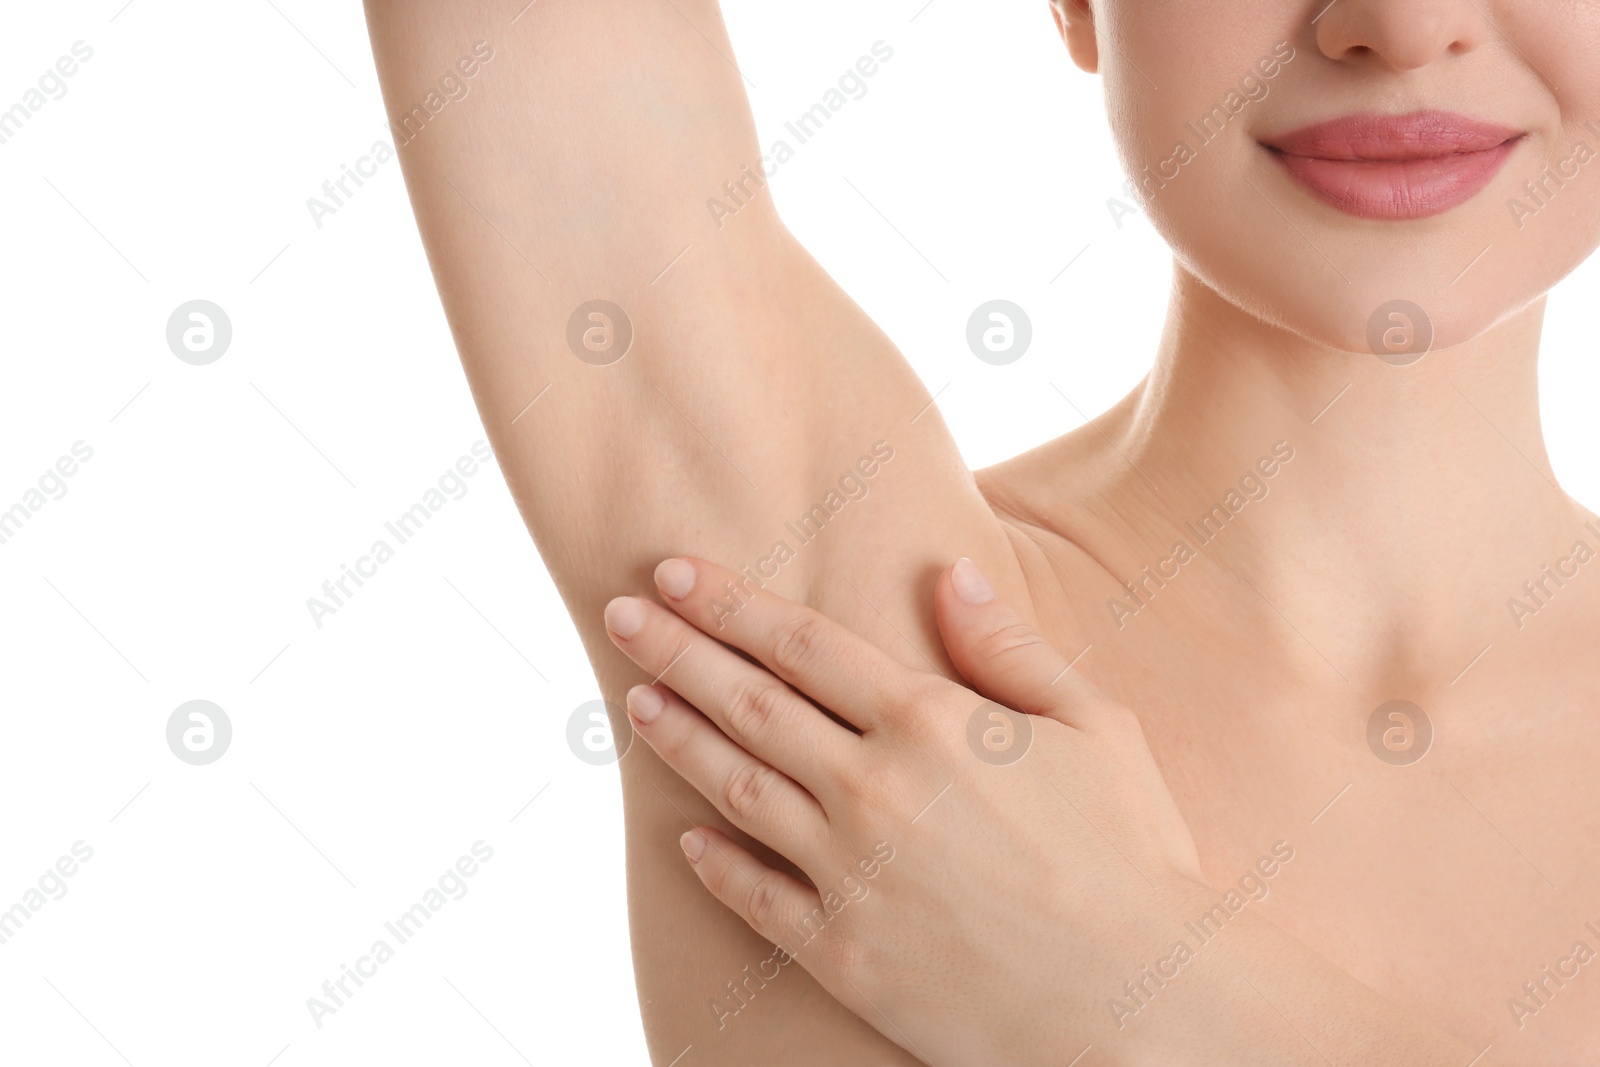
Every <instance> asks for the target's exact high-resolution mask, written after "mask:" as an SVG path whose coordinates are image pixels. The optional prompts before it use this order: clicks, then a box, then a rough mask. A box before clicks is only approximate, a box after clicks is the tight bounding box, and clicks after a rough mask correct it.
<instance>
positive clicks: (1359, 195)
mask: <svg viewBox="0 0 1600 1067" xmlns="http://www.w3.org/2000/svg"><path fill="white" fill-rule="evenodd" d="M1518 140H1520V138H1517V139H1513V140H1510V141H1506V142H1505V143H1504V144H1500V145H1496V146H1495V147H1494V148H1489V149H1485V150H1484V151H1481V152H1455V153H1451V154H1450V155H1444V156H1430V157H1427V158H1424V159H1382V160H1379V159H1373V160H1366V159H1360V160H1348V159H1322V158H1319V157H1315V156H1292V155H1288V154H1287V153H1284V152H1280V151H1278V150H1276V149H1271V148H1269V149H1268V151H1269V152H1271V153H1272V155H1273V156H1275V157H1277V160H1278V162H1279V163H1281V164H1282V165H1283V168H1284V169H1285V170H1287V171H1288V172H1289V175H1290V176H1291V177H1293V178H1294V179H1295V180H1296V181H1297V182H1299V183H1300V184H1301V185H1302V186H1304V187H1305V189H1306V190H1307V191H1309V192H1310V193H1311V195H1313V196H1315V197H1316V198H1317V199H1319V200H1321V201H1322V202H1323V203H1325V204H1328V205H1330V206H1332V207H1336V208H1338V209H1339V210H1340V211H1343V212H1345V213H1346V214H1348V215H1354V216H1356V217H1357V218H1362V219H1383V220H1388V221H1398V220H1405V219H1425V218H1429V217H1431V216H1433V215H1442V214H1444V213H1445V212H1446V211H1449V210H1450V209H1451V208H1453V207H1456V206H1457V205H1460V204H1464V203H1466V202H1467V201H1468V200H1471V199H1472V198H1473V197H1475V196H1477V195H1478V194H1479V193H1481V192H1482V191H1483V190H1484V187H1485V186H1487V185H1488V184H1489V183H1490V182H1491V181H1493V180H1494V177H1495V175H1496V174H1499V173H1500V168H1501V167H1502V166H1504V165H1505V161H1506V160H1507V159H1508V158H1510V156H1511V153H1512V152H1513V151H1515V150H1516V146H1517V141H1518Z"/></svg>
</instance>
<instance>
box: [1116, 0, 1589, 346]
mask: <svg viewBox="0 0 1600 1067" xmlns="http://www.w3.org/2000/svg"><path fill="white" fill-rule="evenodd" d="M1216 6H1220V7H1222V8H1225V9H1226V10H1225V11H1224V12H1223V13H1221V14H1219V13H1218V11H1216V10H1214V8H1213V6H1212V5H1208V6H1207V7H1206V10H1205V11H1203V12H1201V11H1198V10H1197V8H1198V7H1199V5H1192V4H1178V3H1175V2H1171V0H1149V2H1145V3H1139V4H1134V3H1131V2H1126V0H1108V3H1107V4H1106V15H1107V23H1106V24H1105V25H1104V26H1103V28H1102V37H1103V38H1107V39H1109V40H1110V41H1115V42H1117V43H1116V45H1114V46H1113V45H1110V44H1109V43H1105V44H1102V49H1101V51H1102V59H1103V64H1102V71H1103V74H1102V76H1103V77H1104V79H1105V93H1106V100H1107V107H1108V111H1109V113H1110V116H1111V120H1112V124H1113V128H1114V130H1115V132H1116V141H1117V146H1118V153H1119V156H1120V158H1121V160H1122V164H1123V167H1124V170H1125V171H1126V173H1127V175H1128V177H1129V179H1130V181H1131V185H1132V187H1133V188H1132V190H1131V191H1132V192H1134V193H1135V194H1137V195H1139V198H1140V200H1141V201H1142V203H1143V206H1144V209H1145V211H1146V213H1147V214H1148V216H1149V218H1150V221H1151V222H1152V224H1154V225H1155V227H1156V228H1157V229H1158V230H1159V231H1160V232H1161V234H1162V235H1163V237H1165V239H1166V240H1167V242H1168V243H1169V245H1170V246H1171V247H1172V249H1173V252H1174V254H1175V256H1176V257H1177V259H1178V260H1179V262H1180V263H1181V264H1182V265H1183V266H1184V267H1185V268H1186V269H1187V270H1189V271H1190V272H1191V273H1193V274H1194V275H1196V276H1197V277H1198V278H1199V279H1200V280H1201V281H1203V282H1205V283H1206V284H1207V285H1208V286H1210V287H1211V288H1212V289H1214V290H1216V291H1217V292H1218V293H1220V294H1221V295H1222V296H1223V297H1224V298H1225V299H1227V300H1228V301H1229V302H1230V303H1232V304H1234V305H1236V306H1238V307H1240V308H1242V309H1244V310H1246V311H1248V312H1250V313H1251V314H1253V315H1255V316H1257V317H1258V318H1261V319H1263V320H1264V321H1266V322H1268V323H1271V324H1272V325H1275V326H1279V327H1282V328H1284V329H1287V330H1289V331H1291V332H1293V333H1296V334H1299V335H1301V336H1304V337H1307V338H1309V339H1311V340H1313V341H1316V342H1318V343H1321V344H1326V345H1329V346H1332V347H1335V348H1339V349H1343V350H1346V351H1352V352H1365V351H1367V350H1369V349H1370V348H1371V340H1370V337H1371V333H1370V330H1371V328H1372V324H1373V323H1374V322H1375V321H1377V318H1381V314H1380V312H1381V309H1382V308H1385V307H1389V306H1392V305H1393V303H1394V302H1395V301H1401V300H1403V301H1409V302H1411V303H1412V304H1414V305H1416V306H1417V307H1419V308H1421V309H1422V312H1423V314H1425V316H1426V317H1427V319H1428V325H1429V326H1430V327H1431V328H1432V330H1433V332H1434V342H1433V343H1434V347H1445V346H1448V345H1452V344H1458V343H1461V342H1464V341H1467V340H1470V339H1471V338H1473V337H1475V336H1478V335H1479V334H1481V333H1483V332H1484V331H1485V330H1487V329H1488V328H1489V327H1491V326H1493V325H1494V324H1495V323H1497V322H1499V321H1501V320H1503V319H1505V318H1507V317H1509V316H1510V315H1512V314H1514V313H1515V312H1516V311H1518V310H1519V309H1521V308H1523V307H1525V306H1526V305H1527V304H1528V303H1530V302H1532V301H1533V300H1535V299H1537V298H1538V297H1539V296H1540V295H1541V294H1543V293H1544V292H1545V291H1546V290H1548V289H1549V288H1550V287H1551V286H1552V285H1554V284H1555V283H1556V282H1557V281H1559V280H1560V279H1561V278H1562V277H1563V276H1564V275H1565V274H1567V273H1568V272H1569V271H1571V270H1572V269H1573V268H1574V267H1575V266H1577V265H1578V264H1579V263H1580V262H1582V260H1583V259H1584V258H1585V257H1587V256H1588V255H1589V254H1590V253H1591V252H1592V251H1593V250H1594V248H1595V247H1596V245H1597V244H1600V5H1595V4H1589V3H1584V4H1574V3H1567V2H1554V3H1549V4H1533V3H1527V4H1521V5H1518V6H1517V9H1516V10H1515V11H1511V12H1505V11H1500V12H1497V17H1499V18H1500V19H1501V22H1500V23H1499V31H1498V32H1499V34H1500V36H1496V37H1494V39H1493V41H1494V43H1493V44H1492V45H1490V46H1486V47H1485V48H1483V49H1481V50H1479V51H1478V52H1476V53H1474V54H1472V55H1468V56H1464V57H1459V58H1451V59H1449V60H1447V61H1445V62H1443V63H1440V64H1439V65H1437V66H1435V67H1433V68H1429V69H1424V70H1420V71H1417V72H1414V73H1413V76H1414V78H1415V80H1416V81H1417V84H1419V85H1421V86H1423V94H1424V97H1425V103H1426V104H1427V105H1430V106H1441V107H1445V108H1448V109H1451V110H1457V111H1462V112H1465V113H1469V114H1480V115H1484V116H1486V117H1494V118H1499V119H1503V120H1505V121H1509V122H1511V123H1512V124H1514V125H1517V126H1518V127H1520V128H1524V129H1527V130H1528V131H1529V135H1528V136H1527V137H1526V138H1525V139H1524V142H1523V143H1522V144H1521V145H1520V146H1519V147H1518V148H1517V150H1516V151H1515V152H1514V153H1513V154H1512V156H1511V157H1510V159H1509V160H1508V161H1507V164H1506V165H1505V167H1504V168H1503V169H1502V171H1501V172H1500V173H1499V175H1498V176H1497V177H1496V178H1495V180H1494V182H1493V183H1492V184H1491V185H1490V186H1489V187H1488V188H1487V189H1485V190H1484V191H1483V192H1481V193H1479V194H1478V195H1477V196H1476V197H1474V198H1473V199H1472V200H1470V201H1468V202H1467V203H1465V204H1463V205H1460V206H1459V207H1457V208H1455V209H1453V210H1452V211H1450V212H1447V213H1445V214H1443V215H1439V216H1435V217H1433V218H1431V219H1421V220H1415V221H1410V222H1380V221H1373V220H1362V219H1357V218H1354V217H1352V216H1349V215H1346V214H1344V213H1342V212H1340V211H1338V210H1336V209H1334V208H1331V207H1328V206H1327V205H1324V204H1322V203H1320V202H1318V201H1316V200H1314V199H1313V198H1311V197H1310V196H1309V195H1307V194H1306V193H1305V192H1304V191H1303V190H1302V189H1300V188H1299V187H1298V186H1297V185H1295V184H1294V183H1292V182H1291V181H1290V180H1289V179H1288V177H1287V176H1286V174H1285V173H1284V172H1283V168H1282V167H1281V166H1280V165H1279V164H1278V162H1277V160H1276V159H1275V158H1274V157H1273V156H1272V155H1271V154H1270V153H1268V152H1267V151H1266V150H1265V149H1263V148H1262V147H1261V146H1260V145H1259V143H1258V142H1257V140H1256V136H1257V135H1258V134H1264V133H1265V132H1266V131H1268V130H1272V129H1283V128H1285V127H1286V126H1287V125H1294V124H1297V123H1299V122H1302V121H1314V120H1317V119H1321V118H1327V117H1331V116H1332V115H1334V114H1338V113H1339V112H1340V111H1345V110H1348V111H1356V110H1365V109H1372V110H1382V109H1383V108H1384V105H1383V103H1382V101H1383V100H1384V99H1385V95H1384V94H1385V89H1384V84H1385V83H1383V78H1384V75H1383V74H1382V73H1381V72H1379V71H1375V70H1370V69H1366V68H1359V67H1355V66H1352V65H1351V64H1349V63H1347V62H1334V61H1332V60H1330V59H1328V58H1327V57H1326V56H1324V55H1323V54H1322V53H1321V52H1320V51H1318V50H1317V47H1316V42H1315V39H1314V36H1313V34H1312V33H1311V31H1310V30H1309V29H1308V28H1307V27H1306V26H1305V25H1304V20H1303V19H1301V17H1300V16H1301V11H1300V10H1298V8H1297V9H1296V10H1294V11H1286V10H1284V6H1283V5H1279V4H1267V3H1263V2H1260V0H1232V2H1229V0H1223V2H1221V3H1220V4H1219V5H1216ZM1219 27H1228V29H1227V30H1226V31H1225V32H1224V31H1223V30H1221V29H1219ZM1240 27H1248V30H1245V31H1241V30H1240ZM1288 46H1292V48H1293V58H1292V59H1289V60H1288V61H1286V62H1285V61H1283V60H1282V59H1281V58H1280V57H1281V55H1282V54H1283V53H1284V51H1286V48H1287V47H1288ZM1263 60H1267V61H1272V60H1277V62H1278V69H1277V70H1276V73H1275V75H1274V76H1273V77H1271V78H1267V77H1265V76H1264V73H1265V72H1264V70H1263V68H1262V67H1261V65H1260V64H1261V63H1262V61H1263ZM1268 69H1271V66H1270V62H1269V66H1268ZM1252 79H1253V81H1254V82H1255V83H1259V85H1258V86H1257V87H1254V88H1253V89H1252V86H1251V84H1249V83H1251V82H1252ZM1552 86H1553V87H1555V88H1554V89H1552V88H1551V87H1552ZM1263 89H1264V90H1265V95H1264V96H1263V95H1262V92H1263ZM1252 95H1253V96H1254V97H1256V99H1252V98H1251V97H1252ZM1547 168H1548V169H1547ZM1530 183H1531V184H1530ZM1519 204H1520V205H1521V206H1518V205H1519Z"/></svg>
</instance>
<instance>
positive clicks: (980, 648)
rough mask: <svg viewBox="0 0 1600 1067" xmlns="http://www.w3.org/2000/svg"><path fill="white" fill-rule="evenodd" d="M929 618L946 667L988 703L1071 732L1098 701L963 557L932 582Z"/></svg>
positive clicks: (1068, 663)
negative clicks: (939, 640)
mask: <svg viewBox="0 0 1600 1067" xmlns="http://www.w3.org/2000/svg"><path fill="white" fill-rule="evenodd" d="M934 611H935V614H936V616H937V618H938V622H939V633H940V635H941V636H942V637H943V638H944V647H945V650H946V651H947V652H949V654H950V660H951V662H953V663H954V664H955V665H956V669H957V670H959V671H960V672H961V673H962V675H963V676H964V677H965V678H966V679H967V681H968V683H970V684H971V686H972V688H974V689H976V690H977V691H978V692H979V693H981V694H983V695H984V696H986V697H988V698H989V699H990V700H993V701H995V702H996V703H999V704H1004V705H1005V706H1006V707H1008V708H1013V709H1015V710H1017V711H1020V712H1024V713H1026V714H1029V715H1043V716H1046V717H1048V718H1052V719H1057V720H1059V721H1061V722H1064V723H1066V724H1067V725H1068V726H1075V727H1079V728H1082V727H1083V726H1085V725H1086V720H1087V719H1088V718H1089V717H1090V715H1091V709H1092V708H1093V707H1094V706H1095V705H1096V704H1099V703H1102V702H1103V698H1102V697H1101V696H1100V694H1099V691H1098V690H1096V689H1095V687H1094V685H1093V684H1091V683H1090V682H1089V681H1088V679H1086V678H1084V677H1083V675H1082V674H1080V673H1078V672H1077V671H1076V670H1074V669H1072V665H1071V661H1069V660H1068V659H1067V658H1066V657H1065V656H1063V655H1062V654H1061V653H1060V652H1059V651H1057V650H1056V648H1055V646H1053V645H1051V644H1050V642H1048V641H1046V640H1045V638H1044V636H1043V635H1042V634H1040V633H1039V631H1038V630H1035V629H1034V628H1033V626H1032V625H1031V624H1029V623H1028V621H1027V620H1026V619H1024V618H1023V617H1022V616H1021V615H1020V614H1018V613H1017V611H1016V609H1015V608H1013V607H1011V606H1010V605H1009V604H1007V603H1006V602H1005V601H1003V600H1001V599H1000V598H999V597H998V596H997V595H996V594H995V591H994V587H993V586H991V585H990V584H989V581H988V579H987V578H985V577H984V576H983V572H982V571H980V570H979V569H978V567H977V565H976V564H975V563H973V562H972V561H971V560H970V559H967V558H966V557H965V556H963V557H961V559H959V560H957V561H956V564H955V566H953V567H951V568H950V569H949V570H948V571H946V572H945V573H944V574H943V575H942V576H941V577H940V578H939V584H938V587H937V589H936V590H935V592H934Z"/></svg>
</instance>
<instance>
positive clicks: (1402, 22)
mask: <svg viewBox="0 0 1600 1067" xmlns="http://www.w3.org/2000/svg"><path fill="white" fill-rule="evenodd" d="M1314 22H1315V25H1316V35H1317V48H1318V49H1319V50H1320V51H1321V52H1322V54H1323V55H1325V56H1327V57H1328V58H1329V59H1332V60H1335V61H1339V62H1370V63H1376V64H1379V65H1382V66H1386V67H1388V68H1390V69H1391V70H1396V71H1410V70H1417V69H1420V68H1422V67H1426V66H1428V65H1429V64H1430V63H1437V62H1439V61H1441V60H1444V59H1448V58H1450V57H1452V56H1459V55H1465V54H1467V53H1469V52H1472V51H1475V50H1476V49H1478V48H1479V47H1481V46H1482V45H1483V43H1484V41H1485V39H1486V38H1487V37H1488V35H1489V32H1490V27H1489V25H1488V23H1487V22H1486V21H1485V20H1484V17H1483V13H1482V11H1481V10H1480V8H1479V7H1478V5H1477V4H1476V3H1475V2H1474V0H1333V2H1332V3H1330V4H1329V5H1328V6H1327V7H1325V8H1323V9H1322V12H1321V13H1320V14H1319V15H1318V16H1317V17H1316V19H1315V20H1314Z"/></svg>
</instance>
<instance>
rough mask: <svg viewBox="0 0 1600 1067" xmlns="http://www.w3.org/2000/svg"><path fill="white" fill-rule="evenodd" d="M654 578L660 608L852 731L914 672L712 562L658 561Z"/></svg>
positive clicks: (901, 694) (871, 722) (872, 718)
mask: <svg viewBox="0 0 1600 1067" xmlns="http://www.w3.org/2000/svg"><path fill="white" fill-rule="evenodd" d="M655 578H656V588H657V589H659V590H660V591H661V595H662V597H663V599H665V600H666V602H667V606H668V607H670V608H672V609H673V610H674V611H676V612H678V614H680V615H682V616H683V617H684V618H686V619H688V620H689V621H690V622H692V623H693V624H694V625H695V626H697V627H699V628H700V629H701V630H704V631H705V632H706V633H708V634H711V635H713V636H714V637H716V638H717V639H718V640H719V641H726V642H727V643H728V644H730V645H733V646H734V647H735V648H740V649H743V650H744V651H746V652H748V653H749V654H750V655H752V656H754V657H755V658H756V659H758V660H760V661H761V662H762V663H763V664H765V665H766V666H767V668H768V669H770V670H771V671H772V672H773V673H774V674H776V675H777V676H778V677H779V678H782V679H783V680H784V681H785V682H788V683H789V684H790V685H792V686H794V687H795V688H796V689H798V690H800V692H802V693H804V694H806V695H807V696H809V697H810V698H811V699H813V700H815V701H816V702H817V703H818V704H821V705H822V706H823V707H825V708H828V709H829V710H831V711H833V712H835V713H837V714H838V715H839V716H841V717H842V718H844V719H845V720H846V721H847V722H849V723H851V724H852V725H853V726H855V727H856V728H857V729H859V730H863V731H865V730H870V729H873V728H874V727H875V726H877V725H879V723H880V719H879V716H878V712H879V711H880V710H881V709H884V708H888V707H893V706H895V705H896V704H897V703H900V702H903V701H904V699H905V693H906V682H907V680H908V679H909V678H913V677H917V676H918V672H916V671H913V670H911V669H910V668H908V667H906V666H905V665H903V664H901V663H898V662H896V661H895V660H894V659H892V658H891V657H890V656H888V655H887V654H886V653H884V652H883V651H882V650H881V649H879V648H878V647H877V646H876V645H874V644H872V643H871V642H870V641H867V640H866V639H865V638H862V637H860V636H859V635H857V634H855V633H853V632H851V631H850V630H849V629H847V628H846V627H844V626H841V625H840V624H839V623H837V622H834V621H833V620H832V619H830V618H828V617H827V616H826V615H824V614H822V613H821V612H819V611H815V610H813V609H812V608H809V607H806V606H805V605H804V604H796V603H795V602H794V601H792V600H785V599H784V598H783V597H780V596H778V595H777V594H776V593H772V592H769V591H767V590H765V589H763V588H762V587H761V586H760V585H759V583H758V581H757V580H756V579H754V578H752V577H747V576H745V575H740V574H736V573H734V572H733V571H730V570H728V569H727V568H725V567H719V566H718V565H717V564H715V563H710V562H707V561H706V560H703V559H689V558H685V559H666V560H662V561H661V563H660V564H659V565H658V566H657V567H656V572H655Z"/></svg>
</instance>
